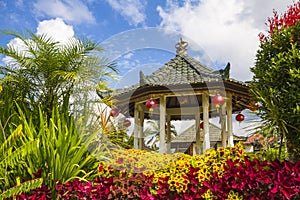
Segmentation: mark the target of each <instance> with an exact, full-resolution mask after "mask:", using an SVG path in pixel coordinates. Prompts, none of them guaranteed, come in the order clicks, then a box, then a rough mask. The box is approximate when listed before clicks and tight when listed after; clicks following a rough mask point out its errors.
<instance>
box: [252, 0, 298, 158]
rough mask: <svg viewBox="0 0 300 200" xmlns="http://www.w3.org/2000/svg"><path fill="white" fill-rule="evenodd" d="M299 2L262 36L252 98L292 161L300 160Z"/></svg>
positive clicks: (273, 20)
mask: <svg viewBox="0 0 300 200" xmlns="http://www.w3.org/2000/svg"><path fill="white" fill-rule="evenodd" d="M299 16H300V2H298V3H296V4H294V5H292V6H290V7H289V9H288V10H287V11H286V12H285V13H284V14H283V15H281V16H279V15H278V14H277V13H276V12H275V11H274V15H273V17H271V18H269V19H268V33H267V34H262V33H261V34H260V35H259V37H260V46H259V50H258V51H257V54H256V62H255V66H254V67H253V68H251V71H252V72H253V73H254V76H253V80H252V82H251V83H250V88H251V89H250V91H251V93H252V95H253V99H254V100H255V101H257V102H260V104H261V106H260V107H259V112H258V115H259V116H260V117H261V118H262V120H263V125H264V126H265V128H269V130H271V131H269V134H270V135H272V136H278V137H279V138H280V141H281V142H283V141H284V140H286V141H287V144H288V150H289V154H290V155H291V156H292V157H291V159H294V160H298V159H300V151H299V149H300V120H299V118H300V87H299V86H300V18H299Z"/></svg>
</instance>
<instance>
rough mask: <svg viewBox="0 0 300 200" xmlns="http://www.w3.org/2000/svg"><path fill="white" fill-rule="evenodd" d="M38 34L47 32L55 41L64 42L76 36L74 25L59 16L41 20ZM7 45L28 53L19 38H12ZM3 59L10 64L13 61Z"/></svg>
mask: <svg viewBox="0 0 300 200" xmlns="http://www.w3.org/2000/svg"><path fill="white" fill-rule="evenodd" d="M36 34H37V35H42V34H46V35H47V36H48V37H51V38H52V39H54V40H55V41H58V42H60V43H62V44H64V43H66V42H67V41H69V40H70V39H71V38H73V37H74V30H73V27H72V26H70V25H67V24H65V22H64V21H63V20H62V19H60V18H57V19H51V20H44V21H41V22H39V24H38V27H37V32H36ZM7 45H8V46H11V47H13V48H15V49H16V50H17V51H18V52H23V53H26V50H27V48H26V46H25V44H24V43H23V41H22V40H20V39H19V38H14V39H12V40H10V41H9V43H8V44H7ZM2 61H3V63H6V64H8V63H9V62H11V61H13V59H12V58H11V57H7V56H5V57H4V58H3V59H2Z"/></svg>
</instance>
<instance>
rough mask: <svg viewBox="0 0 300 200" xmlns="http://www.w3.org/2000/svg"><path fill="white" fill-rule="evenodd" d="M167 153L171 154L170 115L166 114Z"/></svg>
mask: <svg viewBox="0 0 300 200" xmlns="http://www.w3.org/2000/svg"><path fill="white" fill-rule="evenodd" d="M166 143H167V144H166V145H167V153H171V115H168V114H167V141H166Z"/></svg>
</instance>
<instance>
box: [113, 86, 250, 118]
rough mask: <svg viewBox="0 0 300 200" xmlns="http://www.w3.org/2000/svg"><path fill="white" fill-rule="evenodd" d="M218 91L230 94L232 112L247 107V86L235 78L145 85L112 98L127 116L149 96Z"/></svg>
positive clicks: (248, 98) (248, 97) (248, 95)
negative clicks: (135, 105) (179, 83)
mask: <svg viewBox="0 0 300 200" xmlns="http://www.w3.org/2000/svg"><path fill="white" fill-rule="evenodd" d="M218 91H223V92H225V91H226V92H227V93H230V94H231V95H232V108H233V112H238V111H241V110H243V109H245V108H247V106H248V104H249V101H250V94H249V87H248V86H247V85H246V84H245V83H243V82H238V81H235V80H225V81H223V80H214V81H209V82H205V83H204V82H203V83H193V84H181V85H178V84H177V85H172V84H170V85H168V86H155V85H147V86H141V87H137V88H135V89H133V88H132V89H131V90H127V91H126V92H123V93H119V94H115V95H114V96H113V99H114V105H115V106H116V107H118V108H119V109H120V110H121V112H122V113H123V114H125V115H126V116H128V117H129V116H132V115H133V110H134V104H135V103H141V102H145V101H147V100H148V99H150V98H159V97H161V96H163V95H164V96H174V97H178V96H184V95H201V94H202V93H204V92H208V93H209V94H210V95H214V94H215V93H216V92H218ZM198 99H199V97H198ZM200 99H201V98H200ZM200 101H201V100H199V104H201V102H200ZM168 106H169V107H171V106H172V105H167V107H168ZM191 117H193V116H191ZM174 118H176V117H174ZM177 118H178V117H177ZM187 118H190V117H187Z"/></svg>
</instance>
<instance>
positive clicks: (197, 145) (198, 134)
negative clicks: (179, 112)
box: [195, 113, 200, 155]
mask: <svg viewBox="0 0 300 200" xmlns="http://www.w3.org/2000/svg"><path fill="white" fill-rule="evenodd" d="M195 127H196V154H198V155H200V113H198V114H196V115H195Z"/></svg>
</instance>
